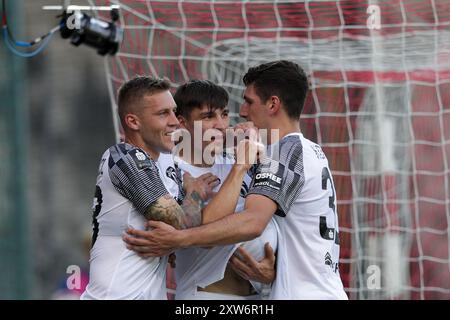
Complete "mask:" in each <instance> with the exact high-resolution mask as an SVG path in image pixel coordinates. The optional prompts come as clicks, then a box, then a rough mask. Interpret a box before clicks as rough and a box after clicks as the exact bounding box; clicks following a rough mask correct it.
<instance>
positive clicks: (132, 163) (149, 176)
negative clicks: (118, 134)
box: [108, 144, 169, 214]
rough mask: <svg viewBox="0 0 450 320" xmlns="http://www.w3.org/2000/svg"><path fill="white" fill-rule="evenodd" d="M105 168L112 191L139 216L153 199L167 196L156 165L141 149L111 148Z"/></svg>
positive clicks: (128, 146) (120, 146)
mask: <svg viewBox="0 0 450 320" xmlns="http://www.w3.org/2000/svg"><path fill="white" fill-rule="evenodd" d="M108 166H109V177H110V179H111V182H112V184H113V185H114V187H115V188H116V190H117V191H118V192H119V193H120V194H121V195H122V196H124V197H125V198H127V199H128V200H130V201H131V202H132V203H133V205H134V206H135V207H136V209H137V210H138V212H140V213H142V214H144V213H145V212H146V211H147V209H148V207H149V206H150V205H152V204H153V203H154V202H155V201H156V200H158V199H159V198H161V197H162V196H164V195H167V194H169V192H168V191H167V189H166V187H165V186H164V184H163V182H162V180H161V178H160V176H159V172H158V168H157V167H156V164H155V163H154V161H153V160H152V159H150V157H149V156H148V155H147V154H146V153H145V152H144V151H142V150H141V149H138V148H135V147H131V146H130V145H127V144H118V145H116V146H113V147H111V148H110V157H109V162H108Z"/></svg>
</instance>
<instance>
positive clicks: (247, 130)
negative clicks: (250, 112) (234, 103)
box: [234, 121, 258, 138]
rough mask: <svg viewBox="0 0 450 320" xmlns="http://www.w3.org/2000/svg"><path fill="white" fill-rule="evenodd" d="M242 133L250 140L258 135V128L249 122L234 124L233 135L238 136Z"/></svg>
mask: <svg viewBox="0 0 450 320" xmlns="http://www.w3.org/2000/svg"><path fill="white" fill-rule="evenodd" d="M242 132H243V133H244V134H245V137H246V138H250V137H252V136H257V135H258V128H257V127H255V124H254V123H253V122H251V121H246V122H241V123H238V124H236V125H235V126H234V134H235V135H236V136H239V135H240V134H242Z"/></svg>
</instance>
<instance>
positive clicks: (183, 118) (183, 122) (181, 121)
mask: <svg viewBox="0 0 450 320" xmlns="http://www.w3.org/2000/svg"><path fill="white" fill-rule="evenodd" d="M177 119H178V122H179V123H180V126H181V128H183V129H186V122H187V120H186V118H185V117H183V116H178V117H177Z"/></svg>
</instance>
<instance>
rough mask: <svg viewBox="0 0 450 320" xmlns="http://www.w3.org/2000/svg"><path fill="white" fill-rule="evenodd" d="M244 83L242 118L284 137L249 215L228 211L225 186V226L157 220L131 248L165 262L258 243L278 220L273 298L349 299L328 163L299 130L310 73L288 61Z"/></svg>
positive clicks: (258, 179) (273, 143) (264, 166)
mask: <svg viewBox="0 0 450 320" xmlns="http://www.w3.org/2000/svg"><path fill="white" fill-rule="evenodd" d="M243 80H244V84H245V86H246V89H245V92H244V104H243V105H242V106H241V109H240V115H241V116H242V117H244V118H246V119H247V120H249V121H252V122H253V123H254V124H255V126H256V127H257V128H259V129H267V130H269V132H270V131H271V130H277V132H278V137H279V138H278V139H276V138H275V139H272V137H271V136H272V135H271V134H269V135H268V144H269V145H268V149H269V150H268V152H267V154H268V155H270V158H269V159H266V160H265V161H261V163H260V164H259V165H258V166H256V167H255V168H254V170H253V177H252V178H253V180H252V183H251V185H250V190H249V192H248V194H247V196H246V199H245V207H244V210H243V212H242V213H240V214H232V213H233V210H229V209H230V208H229V207H228V206H224V204H226V200H227V198H228V194H229V193H230V192H233V188H228V187H229V186H230V185H232V184H229V183H228V182H227V181H225V182H224V184H223V185H222V187H221V189H220V190H219V192H218V194H217V195H215V196H214V198H213V199H212V200H211V202H210V204H209V205H208V207H209V208H210V209H215V210H211V211H209V212H208V213H211V214H212V215H215V214H217V215H218V216H220V215H223V214H224V213H225V216H224V217H222V218H221V219H220V220H217V221H214V222H211V223H208V224H204V225H201V226H199V227H194V228H189V229H185V230H177V229H175V228H173V227H172V226H170V225H167V224H165V223H163V222H153V221H150V222H149V224H150V226H151V227H152V228H153V229H151V230H148V231H140V230H130V231H129V232H128V233H129V234H130V235H131V236H127V237H126V241H127V242H128V244H129V245H130V246H133V247H135V248H137V247H141V249H140V250H141V252H145V253H146V254H147V255H148V256H164V255H166V254H168V253H170V252H172V251H174V250H176V249H181V248H187V247H198V246H211V245H225V244H231V243H237V242H241V241H248V240H251V239H254V238H256V237H258V236H260V235H261V234H262V233H263V231H264V230H265V228H266V226H267V224H268V223H269V221H271V219H272V218H273V217H275V219H276V221H277V222H278V226H279V228H280V233H279V238H278V253H277V262H276V270H277V275H276V278H275V281H274V283H273V285H272V290H271V294H270V298H272V299H347V295H346V294H345V291H344V288H343V285H342V281H341V278H340V275H339V268H338V263H339V243H340V242H339V227H338V213H337V208H336V199H335V195H336V192H335V189H334V184H333V178H332V175H331V171H330V168H329V165H328V160H327V158H326V156H325V154H324V153H323V151H322V149H321V148H320V146H319V145H317V144H315V143H313V142H312V141H310V140H308V139H306V138H305V137H304V136H303V134H302V133H301V131H300V114H301V111H302V108H303V104H304V101H305V97H306V94H307V92H308V80H307V77H306V74H305V73H304V71H303V70H302V69H301V67H300V66H299V65H297V64H296V63H293V62H290V61H284V60H281V61H274V62H269V63H265V64H262V65H259V66H256V67H252V68H250V69H249V70H248V72H247V73H246V74H245V76H244V79H243ZM273 150H278V152H273ZM244 170H246V168H243V167H242V165H240V164H238V163H236V164H235V165H234V167H233V170H232V171H231V172H237V173H239V172H241V174H242V175H243V174H244V173H242V171H244ZM237 173H236V174H237ZM230 177H232V174H231V173H230V175H229V176H228V178H230ZM214 207H215V208H214ZM225 211H228V212H225ZM212 220H214V219H212ZM132 236H134V237H132Z"/></svg>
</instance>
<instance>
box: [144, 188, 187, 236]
mask: <svg viewBox="0 0 450 320" xmlns="http://www.w3.org/2000/svg"><path fill="white" fill-rule="evenodd" d="M183 215H184V213H183V209H181V207H180V206H179V205H178V203H177V202H176V201H175V200H174V199H173V198H172V197H171V196H170V195H165V196H163V197H161V198H159V199H158V200H157V201H156V202H155V203H153V204H152V205H151V206H150V207H148V209H147V211H146V212H145V215H144V216H145V218H146V219H147V220H156V221H162V222H165V223H167V224H170V225H171V226H173V227H174V228H176V229H184V228H185V227H184V226H183V222H182V217H183Z"/></svg>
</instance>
